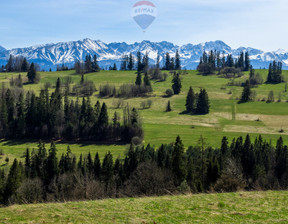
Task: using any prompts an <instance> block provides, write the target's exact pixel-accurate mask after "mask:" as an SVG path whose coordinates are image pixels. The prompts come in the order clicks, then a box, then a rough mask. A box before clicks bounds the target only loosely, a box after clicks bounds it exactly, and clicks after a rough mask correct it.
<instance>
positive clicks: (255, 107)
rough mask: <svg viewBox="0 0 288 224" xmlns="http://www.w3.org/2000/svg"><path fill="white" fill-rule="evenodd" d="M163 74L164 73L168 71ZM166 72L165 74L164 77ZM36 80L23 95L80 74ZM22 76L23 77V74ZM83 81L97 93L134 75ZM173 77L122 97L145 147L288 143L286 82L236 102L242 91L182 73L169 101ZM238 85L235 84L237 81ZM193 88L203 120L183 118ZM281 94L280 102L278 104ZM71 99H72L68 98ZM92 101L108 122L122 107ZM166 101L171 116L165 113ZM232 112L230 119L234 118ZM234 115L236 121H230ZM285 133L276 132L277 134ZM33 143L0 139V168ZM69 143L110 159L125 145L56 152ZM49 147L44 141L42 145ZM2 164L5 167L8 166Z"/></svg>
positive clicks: (4, 76)
mask: <svg viewBox="0 0 288 224" xmlns="http://www.w3.org/2000/svg"><path fill="white" fill-rule="evenodd" d="M256 72H259V73H260V74H261V75H262V77H263V79H264V80H266V77H267V74H268V71H267V70H257V71H256ZM167 73H168V72H167ZM168 74H169V73H168ZM17 75H18V73H14V74H12V73H0V82H1V83H3V84H1V85H4V86H6V87H8V86H9V81H10V79H11V78H12V77H15V78H16V77H17ZM283 75H284V77H285V80H288V71H283ZM40 76H41V80H40V82H39V83H38V84H27V85H24V89H25V91H34V92H36V93H39V91H40V90H41V89H42V88H44V84H45V83H47V82H50V83H52V88H51V91H52V90H53V88H54V87H55V83H56V80H57V78H58V77H59V78H61V79H62V80H64V79H65V78H66V77H71V78H72V81H73V84H72V85H71V88H72V87H73V85H74V84H75V83H78V82H80V79H81V76H80V75H77V74H75V72H74V71H63V72H40ZM248 76H249V75H248V73H245V75H244V76H243V77H241V78H240V79H239V80H242V81H244V80H245V79H247V78H248ZM22 77H25V78H26V73H25V74H24V73H23V74H22ZM85 79H87V80H92V81H93V82H94V84H95V86H96V88H97V90H99V87H100V85H104V84H106V83H109V84H112V85H115V86H120V85H121V84H124V83H134V82H135V79H136V74H135V71H101V72H98V73H90V74H86V75H85ZM171 80H172V74H169V75H168V78H167V80H166V81H164V82H156V81H152V85H153V93H152V94H151V96H149V97H145V98H131V99H123V100H124V102H125V104H127V103H128V104H129V105H130V107H135V108H137V109H139V113H140V115H141V117H142V122H143V127H144V132H145V139H144V144H149V143H150V144H151V145H154V146H155V147H158V146H160V145H161V144H168V143H171V142H173V141H174V140H175V139H176V137H177V135H180V136H181V138H182V140H183V143H184V145H185V147H188V146H189V145H197V144H198V139H199V137H200V136H201V135H202V136H203V137H204V138H205V139H206V143H207V145H208V146H209V145H211V146H214V147H215V146H220V144H221V139H222V137H223V136H227V137H228V139H229V141H230V142H231V141H232V139H233V138H235V137H239V136H243V137H245V136H246V134H247V133H249V134H250V135H251V137H252V138H255V137H257V136H259V135H260V134H261V135H262V136H263V137H264V138H265V139H267V140H268V141H272V143H276V140H277V139H278V138H279V137H280V136H283V138H284V141H285V143H288V103H287V102H286V101H288V92H284V90H285V83H282V84H277V85H267V84H263V85H260V86H258V87H257V88H253V89H252V90H253V91H254V90H255V91H256V94H257V95H256V101H255V102H250V103H245V104H237V102H238V99H239V98H240V96H241V93H242V89H243V88H242V87H236V86H227V84H228V82H229V81H230V80H228V79H224V78H221V77H218V76H217V75H212V76H200V75H198V74H197V71H188V72H187V74H184V75H181V80H182V92H181V93H180V94H179V95H175V96H172V97H170V98H166V97H164V95H165V91H166V89H169V88H170V89H171V85H172V83H171ZM237 81H238V80H237ZM190 86H192V87H193V89H194V91H195V92H199V91H200V89H201V88H205V89H206V90H207V92H208V95H209V99H210V105H211V107H210V113H209V114H208V115H204V116H196V115H195V116H192V115H187V114H185V113H183V112H185V100H186V95H187V92H188V89H189V87H190ZM271 90H272V91H273V92H274V97H275V102H274V103H266V102H263V101H262V100H263V99H265V98H266V99H267V97H268V94H269V92H270V91H271ZM279 96H281V97H280V98H281V102H277V101H278V98H279ZM71 98H74V100H76V97H71ZM148 99H150V100H152V102H153V104H152V107H151V108H149V109H144V110H143V109H142V108H141V106H140V104H141V102H142V101H146V100H148ZM97 100H99V101H100V102H106V104H107V105H108V109H109V115H110V119H112V115H113V113H114V112H115V111H117V112H119V114H120V115H121V114H122V109H116V108H115V106H114V105H115V102H116V101H118V99H117V98H99V97H98V91H96V92H95V93H94V94H93V96H92V97H91V102H92V103H95V102H96V101H97ZM168 100H170V102H171V106H172V112H169V113H167V112H165V108H166V105H167V102H168ZM233 114H235V116H233ZM233 117H235V119H233ZM281 129H282V130H283V131H284V132H281V133H280V130H281ZM37 144H38V143H37V141H29V140H26V141H23V140H18V141H4V140H2V141H1V142H0V150H2V152H3V154H4V155H1V156H0V166H2V167H3V168H5V166H7V163H6V162H5V160H6V158H7V157H8V158H9V163H8V166H9V164H11V163H12V161H13V159H14V158H21V157H22V156H23V152H24V151H25V149H26V148H30V149H31V150H32V149H33V148H37ZM68 144H69V145H70V148H71V149H72V152H73V153H74V154H76V155H80V154H81V153H82V154H86V153H88V152H91V153H92V156H93V155H95V153H96V152H99V154H100V156H101V158H103V157H104V155H105V153H106V152H108V151H111V152H112V153H113V156H114V158H117V157H120V158H123V156H124V152H125V151H126V149H127V147H128V146H127V145H96V144H94V143H85V142H84V143H74V142H70V143H67V142H66V143H65V142H61V141H59V142H57V149H58V153H64V152H65V151H66V148H67V145H68ZM46 147H47V149H48V148H49V142H47V145H46ZM8 166H7V167H8Z"/></svg>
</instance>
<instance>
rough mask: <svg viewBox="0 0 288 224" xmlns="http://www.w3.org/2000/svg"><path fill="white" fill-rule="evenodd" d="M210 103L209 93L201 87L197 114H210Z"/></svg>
mask: <svg viewBox="0 0 288 224" xmlns="http://www.w3.org/2000/svg"><path fill="white" fill-rule="evenodd" d="M209 111H210V103H209V97H208V93H207V92H206V90H205V89H201V90H200V93H199V95H198V99H197V108H196V113H197V114H209Z"/></svg>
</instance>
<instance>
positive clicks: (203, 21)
mask: <svg viewBox="0 0 288 224" xmlns="http://www.w3.org/2000/svg"><path fill="white" fill-rule="evenodd" d="M135 2H137V1H134V0H115V1H113V0H105V1H99V0H0V45H2V46H3V47H5V48H7V49H11V48H16V47H26V46H31V45H35V44H45V43H56V42H61V41H71V40H79V39H83V38H86V37H88V38H91V39H94V40H96V39H100V40H102V41H104V42H119V41H121V42H122V41H125V42H128V43H133V42H136V41H137V42H139V41H142V40H150V41H163V40H165V41H171V42H173V43H175V44H179V45H182V44H186V43H193V44H197V43H201V42H206V41H211V40H223V41H224V42H226V43H227V44H229V45H230V46H232V47H233V48H237V47H240V46H246V47H247V46H251V47H255V48H259V49H263V50H266V51H271V50H277V49H279V48H281V49H285V50H288V13H287V12H288V4H287V0H198V1H195V0H189V1H188V0H177V1H175V0H173V1H172V0H152V2H153V3H154V4H155V5H156V6H157V10H158V16H157V19H156V20H155V22H154V23H153V24H152V25H151V26H150V27H149V28H148V30H147V32H146V33H143V32H142V31H141V29H140V28H139V27H138V26H137V24H136V23H135V22H134V21H133V19H132V18H131V9H132V6H133V4H134V3H135Z"/></svg>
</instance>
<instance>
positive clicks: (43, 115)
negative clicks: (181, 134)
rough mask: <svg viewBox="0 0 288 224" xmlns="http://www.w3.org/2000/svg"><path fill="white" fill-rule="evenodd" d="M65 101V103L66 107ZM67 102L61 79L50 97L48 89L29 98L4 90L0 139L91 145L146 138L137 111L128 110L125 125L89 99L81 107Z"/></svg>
mask: <svg viewBox="0 0 288 224" xmlns="http://www.w3.org/2000/svg"><path fill="white" fill-rule="evenodd" d="M63 101H64V103H63ZM79 101H80V100H79V98H77V100H76V102H74V101H73V100H69V99H68V93H67V91H66V92H63V91H62V90H61V81H60V79H59V78H58V80H57V83H56V89H55V91H54V92H52V94H51V95H49V89H48V88H45V89H43V90H41V91H40V95H39V96H36V95H35V93H34V92H31V91H28V92H27V94H26V96H24V93H23V92H21V91H14V90H13V89H9V88H8V89H5V88H2V90H1V99H0V105H1V108H0V137H1V138H6V139H21V138H26V139H40V138H41V139H66V140H73V141H75V140H92V141H102V142H107V141H122V142H130V141H131V139H132V138H133V137H135V136H138V137H139V138H140V139H142V138H143V130H142V127H141V122H140V117H139V114H138V112H137V110H136V109H135V108H133V109H132V110H131V109H130V108H129V106H127V107H125V109H124V112H123V122H121V119H120V115H119V114H118V113H115V114H114V116H113V119H112V122H110V119H109V117H108V111H107V106H106V104H105V103H103V104H102V105H101V104H100V102H99V101H98V102H97V103H96V104H95V105H92V104H91V102H90V98H89V97H88V98H85V97H83V99H82V103H81V102H79Z"/></svg>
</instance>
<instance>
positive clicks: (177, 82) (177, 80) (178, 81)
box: [172, 73, 182, 95]
mask: <svg viewBox="0 0 288 224" xmlns="http://www.w3.org/2000/svg"><path fill="white" fill-rule="evenodd" d="M172 83H173V84H172V89H173V91H174V94H176V95H178V94H179V93H180V92H181V88H182V84H181V79H180V76H179V74H178V73H176V74H175V75H174V77H173V80H172Z"/></svg>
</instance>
